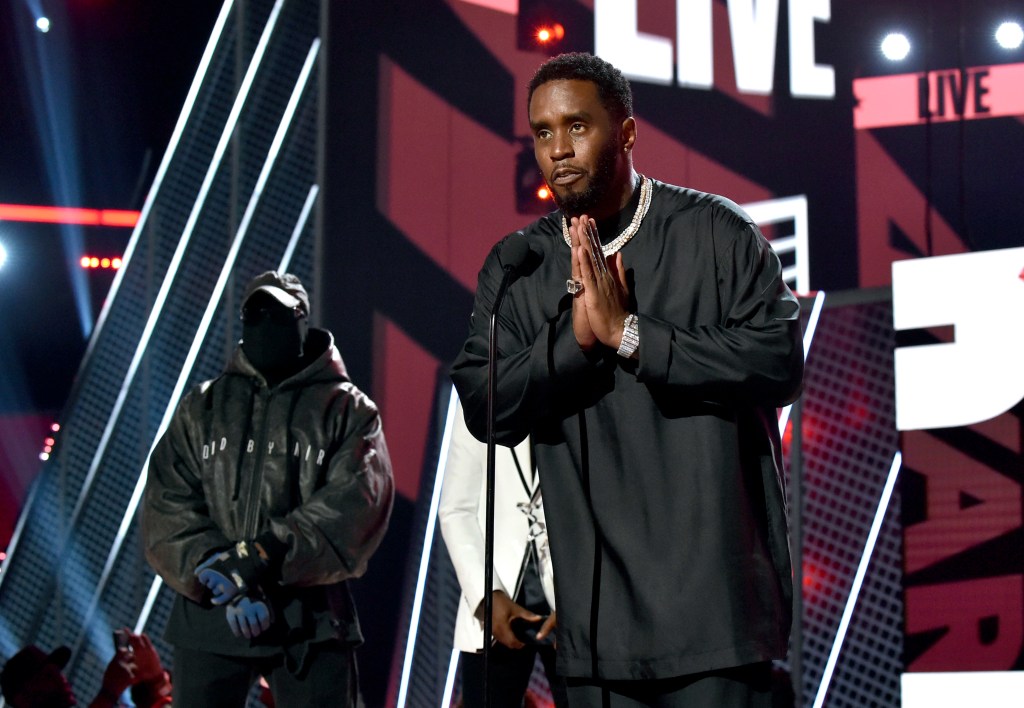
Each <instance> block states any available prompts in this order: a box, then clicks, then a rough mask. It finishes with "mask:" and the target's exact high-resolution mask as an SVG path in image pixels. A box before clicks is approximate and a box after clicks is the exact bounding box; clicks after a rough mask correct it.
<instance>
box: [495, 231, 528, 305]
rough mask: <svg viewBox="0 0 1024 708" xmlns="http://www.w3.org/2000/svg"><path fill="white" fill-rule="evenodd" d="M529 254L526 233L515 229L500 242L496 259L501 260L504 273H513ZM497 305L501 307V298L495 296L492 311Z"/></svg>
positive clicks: (520, 266)
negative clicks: (499, 249) (503, 241)
mask: <svg viewBox="0 0 1024 708" xmlns="http://www.w3.org/2000/svg"><path fill="white" fill-rule="evenodd" d="M529 256H530V242H529V241H528V240H527V239H526V234H524V233H523V232H522V231H516V232H515V233H513V234H511V235H510V236H509V237H508V238H507V239H505V243H503V244H501V251H500V252H499V253H498V260H499V261H501V267H502V269H503V270H504V271H505V273H509V272H510V271H511V272H513V273H515V272H518V271H519V269H520V268H522V266H523V264H524V263H526V259H527V258H529ZM502 295H504V293H502ZM499 307H501V300H500V299H498V298H495V299H494V311H495V312H496V311H497V310H498V308H499Z"/></svg>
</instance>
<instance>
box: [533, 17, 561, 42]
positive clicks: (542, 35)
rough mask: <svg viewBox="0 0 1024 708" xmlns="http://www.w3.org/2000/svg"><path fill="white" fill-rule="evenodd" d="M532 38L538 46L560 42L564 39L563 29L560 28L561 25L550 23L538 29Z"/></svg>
mask: <svg viewBox="0 0 1024 708" xmlns="http://www.w3.org/2000/svg"><path fill="white" fill-rule="evenodd" d="M534 36H535V37H536V38H537V41H538V42H539V43H540V44H553V43H555V42H560V41H561V40H562V38H563V37H565V27H562V25H561V23H558V22H552V23H551V24H549V25H542V26H540V27H538V28H537V32H536V33H535V34H534Z"/></svg>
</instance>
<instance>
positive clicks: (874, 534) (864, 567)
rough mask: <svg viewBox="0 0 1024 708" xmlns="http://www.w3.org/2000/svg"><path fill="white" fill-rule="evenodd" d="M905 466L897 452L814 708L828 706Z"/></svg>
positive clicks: (865, 544)
mask: <svg viewBox="0 0 1024 708" xmlns="http://www.w3.org/2000/svg"><path fill="white" fill-rule="evenodd" d="M902 462H903V455H902V454H901V453H899V452H897V453H896V455H895V457H893V459H892V466H891V467H890V468H889V477H888V479H886V480H885V487H884V488H883V489H882V496H881V498H880V499H879V500H878V508H877V509H875V518H874V521H872V522H871V530H870V531H869V532H868V538H867V541H866V542H865V543H864V551H863V552H862V553H861V556H860V564H859V565H858V566H857V573H856V575H854V577H853V584H852V585H851V586H850V594H849V596H847V598H846V608H845V609H844V610H843V616H842V619H840V620H839V628H838V629H837V630H836V638H835V641H833V642H832V650H831V651H830V652H829V655H828V661H827V662H826V663H825V670H824V672H822V675H821V683H820V684H819V685H818V695H817V696H815V698H814V706H813V708H821V706H822V705H824V703H825V696H826V695H828V687H829V684H830V683H831V682H832V673H833V672H834V671H835V668H836V662H837V661H838V660H839V652H840V651H841V650H842V648H843V642H844V641H845V640H846V630H847V629H848V628H849V626H850V618H851V617H853V610H854V609H855V608H856V607H857V599H858V597H859V596H860V588H861V585H862V584H863V583H864V576H865V575H866V574H867V572H868V564H869V563H870V562H871V556H872V554H874V551H875V542H876V541H877V540H878V532H879V530H880V529H881V528H882V522H883V521H884V520H885V512H886V511H888V509H889V499H890V498H891V497H892V490H893V488H894V487H895V486H896V479H897V477H899V473H900V466H901V464H902Z"/></svg>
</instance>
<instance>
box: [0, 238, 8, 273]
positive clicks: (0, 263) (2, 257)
mask: <svg viewBox="0 0 1024 708" xmlns="http://www.w3.org/2000/svg"><path fill="white" fill-rule="evenodd" d="M6 262H7V249H6V248H4V245H3V244H2V243H0V268H3V267H4V263H6Z"/></svg>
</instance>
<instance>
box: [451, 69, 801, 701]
mask: <svg viewBox="0 0 1024 708" xmlns="http://www.w3.org/2000/svg"><path fill="white" fill-rule="evenodd" d="M632 113H633V111H632V95H631V91H630V87H629V83H628V82H627V81H626V80H625V78H624V77H623V76H622V74H621V73H620V72H619V71H618V70H617V69H615V68H614V67H613V66H611V65H610V64H608V63H607V62H605V61H603V60H601V59H599V58H596V57H593V56H591V55H589V54H567V55H561V56H558V57H555V58H554V59H552V60H550V61H548V62H547V63H546V64H544V65H543V66H542V67H541V68H540V69H539V70H538V71H537V73H536V74H535V76H534V78H533V80H532V81H531V83H530V93H529V116H530V126H531V129H532V131H533V139H534V152H535V157H536V159H537V163H538V165H539V167H540V170H541V172H542V173H543V175H544V177H545V179H546V181H547V183H548V185H549V186H550V187H551V190H552V193H553V194H554V197H555V201H556V204H557V205H558V207H559V210H558V211H555V212H553V213H551V214H549V215H547V216H545V217H543V218H541V219H539V220H538V221H535V222H534V223H532V224H530V225H529V226H527V227H526V228H525V229H524V230H523V231H524V233H525V236H526V238H527V241H528V244H529V247H530V251H531V253H530V256H529V257H528V259H527V260H526V263H525V264H524V265H523V266H522V268H521V272H520V274H519V277H518V278H517V279H516V280H515V281H514V282H512V284H511V285H510V287H509V289H508V293H507V296H506V299H505V301H504V304H503V306H502V310H501V318H500V326H499V335H498V362H497V371H498V392H497V398H496V400H495V406H494V407H495V412H496V431H497V436H498V441H499V442H500V443H502V444H505V445H514V444H515V443H517V442H518V441H519V440H522V439H523V438H524V437H526V436H527V435H530V436H531V437H532V440H533V444H534V450H535V454H536V459H537V466H538V468H539V470H540V474H541V484H542V487H543V493H544V501H545V506H546V507H547V523H548V530H549V535H550V543H551V550H552V558H553V561H554V570H555V578H556V579H557V582H556V587H555V592H556V601H557V606H558V629H557V644H558V671H559V673H560V674H562V675H564V676H565V677H567V681H568V684H569V687H568V695H569V703H570V705H571V706H613V707H614V706H637V705H644V706H650V705H658V706H688V707H692V706H706V707H707V708H723V707H728V706H770V705H771V688H770V676H771V664H770V662H771V660H772V659H777V658H782V657H784V656H785V653H786V648H787V639H788V634H789V628H790V622H791V600H792V592H793V586H792V568H791V564H790V556H789V548H788V536H787V524H786V504H785V492H784V488H783V470H782V457H781V445H780V441H779V431H778V424H777V417H776V407H777V406H780V405H783V404H785V403H787V402H789V401H791V400H793V398H794V397H795V396H796V395H797V393H798V391H799V387H800V381H801V376H802V370H803V353H802V347H801V337H800V327H799V306H798V303H797V301H796V299H795V298H794V297H793V294H792V293H791V292H790V291H789V289H788V288H787V287H786V285H785V284H784V283H783V281H782V268H781V265H780V263H779V259H778V258H777V257H776V256H775V254H774V252H773V251H772V249H771V247H770V246H769V245H768V242H767V241H766V240H765V239H764V237H763V236H762V235H761V233H760V231H759V230H758V228H757V226H756V225H755V224H754V223H753V222H752V221H751V220H750V217H749V216H747V214H746V213H745V212H743V210H742V209H740V208H739V207H738V206H737V205H736V204H734V203H733V202H731V201H729V200H728V199H725V198H723V197H720V196H716V195H712V194H706V193H703V192H698V191H696V190H692V189H686V188H682V187H676V186H673V185H670V184H666V183H664V182H660V181H657V180H655V179H652V178H650V177H647V176H644V175H640V174H638V173H637V172H636V171H634V169H633V163H632V150H633V147H634V145H635V143H636V140H637V129H636V122H635V121H634V119H633V116H632ZM504 244H505V241H502V242H500V243H498V244H497V245H496V246H495V247H494V248H493V249H492V251H491V253H490V255H489V256H488V258H487V260H486V261H485V263H484V266H483V269H482V270H481V272H480V277H479V282H478V285H477V292H476V301H475V305H474V310H473V315H472V319H471V322H470V331H469V337H468V339H467V340H466V343H465V345H464V347H463V349H462V351H461V352H460V354H459V356H458V358H457V359H456V361H455V363H454V365H453V367H452V378H453V380H454V382H455V385H456V387H457V389H458V392H459V396H460V398H461V400H462V403H463V406H464V409H465V415H466V421H467V424H468V426H469V428H470V430H471V431H472V432H473V434H474V435H475V436H476V437H478V438H480V439H483V438H484V436H485V433H486V411H487V394H486V391H487V385H486V382H487V369H488V367H487V351H488V346H487V344H488V320H489V317H490V312H491V305H492V302H493V298H494V294H495V292H496V290H497V288H498V284H499V283H500V282H501V279H502V275H503V268H502V248H503V245H504ZM599 251H600V253H599Z"/></svg>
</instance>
